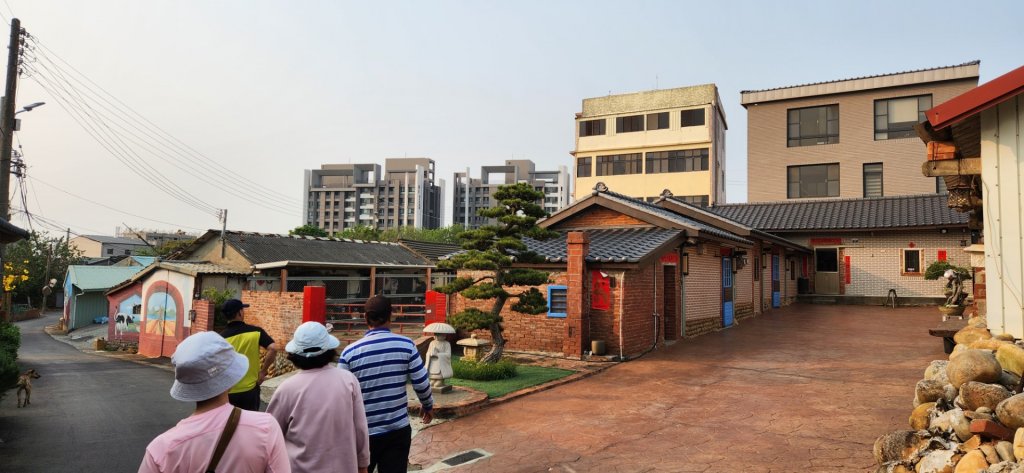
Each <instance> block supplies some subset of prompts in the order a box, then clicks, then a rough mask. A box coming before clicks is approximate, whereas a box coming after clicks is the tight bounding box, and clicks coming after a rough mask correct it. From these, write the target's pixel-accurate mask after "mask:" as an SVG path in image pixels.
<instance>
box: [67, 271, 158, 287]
mask: <svg viewBox="0 0 1024 473" xmlns="http://www.w3.org/2000/svg"><path fill="white" fill-rule="evenodd" d="M142 269H143V268H142V266H86V265H73V266H68V276H67V277H68V279H70V280H71V284H74V285H75V286H76V287H78V289H79V290H81V291H105V290H107V289H110V288H111V287H113V286H114V285H116V284H118V283H120V282H122V281H126V280H128V279H131V277H132V276H134V275H135V273H138V272H139V271H142Z"/></svg>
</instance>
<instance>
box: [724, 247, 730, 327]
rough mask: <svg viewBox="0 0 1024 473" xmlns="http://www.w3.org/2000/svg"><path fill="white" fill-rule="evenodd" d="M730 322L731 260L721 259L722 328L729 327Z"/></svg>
mask: <svg viewBox="0 0 1024 473" xmlns="http://www.w3.org/2000/svg"><path fill="white" fill-rule="evenodd" d="M732 322H733V301H732V258H722V326H723V327H731V326H732Z"/></svg>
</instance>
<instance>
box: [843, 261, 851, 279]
mask: <svg viewBox="0 0 1024 473" xmlns="http://www.w3.org/2000/svg"><path fill="white" fill-rule="evenodd" d="M843 270H844V272H845V274H844V275H843V279H844V280H846V284H850V257H849V256H844V257H843Z"/></svg>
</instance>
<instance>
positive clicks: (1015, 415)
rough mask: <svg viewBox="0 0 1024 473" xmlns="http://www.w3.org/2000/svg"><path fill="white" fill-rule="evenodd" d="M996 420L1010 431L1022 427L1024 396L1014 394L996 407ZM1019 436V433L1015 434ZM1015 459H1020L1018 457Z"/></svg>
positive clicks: (1023, 423) (1023, 422) (1023, 420)
mask: <svg viewBox="0 0 1024 473" xmlns="http://www.w3.org/2000/svg"><path fill="white" fill-rule="evenodd" d="M996 418H997V419H999V423H1000V424H1003V425H1005V426H1007V427H1009V428H1011V429H1019V428H1021V427H1024V394H1015V395H1013V396H1010V397H1008V398H1006V400H1005V401H1003V402H1000V403H999V405H998V406H996ZM1017 436H1020V432H1017ZM1017 458H1022V457H1021V456H1020V455H1018V456H1017Z"/></svg>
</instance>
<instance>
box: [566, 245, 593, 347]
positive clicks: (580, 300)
mask: <svg viewBox="0 0 1024 473" xmlns="http://www.w3.org/2000/svg"><path fill="white" fill-rule="evenodd" d="M565 250H566V251H565V254H566V259H567V260H568V262H567V264H566V275H567V282H566V286H567V290H566V299H567V307H566V316H565V336H564V337H562V352H563V353H564V354H565V356H568V357H571V358H582V357H583V351H584V346H583V344H584V343H585V342H587V341H589V340H590V333H588V332H589V328H590V327H589V326H590V324H589V320H588V319H589V317H590V311H589V308H588V307H585V305H584V301H585V300H586V294H587V293H586V289H587V253H589V252H590V240H589V239H588V238H587V235H586V234H585V233H583V232H569V235H568V236H567V238H566V249H565Z"/></svg>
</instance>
